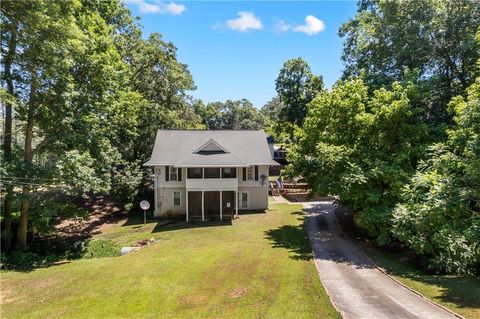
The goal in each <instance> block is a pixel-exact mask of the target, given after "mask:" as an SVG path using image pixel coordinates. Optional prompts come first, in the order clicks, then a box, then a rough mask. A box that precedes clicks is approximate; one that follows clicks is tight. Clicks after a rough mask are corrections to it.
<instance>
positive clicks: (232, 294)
mask: <svg viewBox="0 0 480 319" xmlns="http://www.w3.org/2000/svg"><path fill="white" fill-rule="evenodd" d="M247 292H248V290H247V288H244V287H241V288H237V289H234V290H231V291H229V292H227V296H229V297H230V298H240V297H241V296H243V295H244V294H246V293H247Z"/></svg>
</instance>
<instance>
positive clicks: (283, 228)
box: [1, 204, 340, 319]
mask: <svg viewBox="0 0 480 319" xmlns="http://www.w3.org/2000/svg"><path fill="white" fill-rule="evenodd" d="M270 206H271V209H270V210H269V211H268V212H267V213H263V214H247V215H240V219H238V220H235V221H233V222H232V223H231V224H230V223H218V222H217V223H214V222H211V223H204V224H196V225H187V224H185V223H181V224H176V225H171V226H165V227H156V223H154V222H151V223H147V225H145V226H144V225H143V224H137V223H136V222H135V220H134V221H133V222H132V221H130V222H127V223H126V224H125V225H123V226H122V225H115V226H111V227H109V228H106V229H105V230H104V232H103V233H102V234H99V235H97V236H96V238H102V239H107V240H114V241H116V242H118V243H119V244H121V245H131V244H133V243H135V242H136V241H138V240H141V239H149V238H152V237H153V238H155V239H156V240H157V241H156V242H155V243H154V244H152V245H150V246H148V247H146V248H143V249H142V250H140V251H138V252H134V253H130V254H127V255H125V256H121V257H106V258H94V259H80V260H75V261H72V262H70V263H68V264H63V265H56V266H51V267H48V268H41V269H36V270H33V271H30V272H3V273H2V274H1V293H2V304H1V317H2V318H3V319H5V318H59V317H62V318H65V317H66V318H99V317H101V318H340V315H339V314H338V313H337V312H336V311H335V309H334V308H333V307H332V305H331V304H330V301H329V298H328V296H327V294H326V293H325V290H324V288H323V287H322V285H321V283H320V280H319V278H318V275H317V272H316V269H315V266H314V263H313V262H312V260H311V258H312V256H311V250H310V246H309V243H308V240H307V238H306V236H305V232H304V229H303V214H302V211H301V206H300V205H288V204H271V205H270Z"/></svg>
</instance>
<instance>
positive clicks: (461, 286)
mask: <svg viewBox="0 0 480 319" xmlns="http://www.w3.org/2000/svg"><path fill="white" fill-rule="evenodd" d="M360 246H361V247H362V245H360ZM362 249H363V251H365V252H366V253H367V255H368V256H369V257H370V258H371V259H372V260H373V261H374V262H375V263H376V264H377V265H378V266H380V267H382V268H383V269H385V270H386V271H387V272H388V273H389V274H390V275H391V276H392V277H394V278H395V279H397V280H398V281H400V282H401V283H402V284H404V285H405V286H408V287H410V288H412V289H414V290H415V291H418V292H419V293H421V294H422V295H424V296H425V297H427V298H429V299H431V300H433V301H435V302H436V303H438V304H441V305H442V306H444V307H446V308H448V309H450V310H452V311H454V312H456V313H458V314H460V315H462V316H464V317H465V318H472V319H474V318H475V319H478V318H480V278H479V277H462V276H436V275H430V274H425V273H423V272H421V271H420V270H418V269H416V268H415V267H413V266H412V265H410V264H408V263H406V262H403V261H401V257H400V256H397V255H396V254H393V253H388V252H381V251H379V250H377V249H372V248H368V247H362Z"/></svg>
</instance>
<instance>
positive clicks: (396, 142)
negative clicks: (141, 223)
mask: <svg viewBox="0 0 480 319" xmlns="http://www.w3.org/2000/svg"><path fill="white" fill-rule="evenodd" d="M0 18H1V50H2V51H1V53H2V61H1V72H2V89H1V91H0V93H1V99H2V108H3V111H4V113H3V121H4V122H3V123H2V124H3V134H2V137H3V139H2V152H3V156H2V162H1V166H0V176H1V183H2V184H3V189H2V191H3V193H4V198H3V199H4V203H3V206H2V211H1V212H2V252H6V253H9V254H10V253H11V252H12V251H17V250H26V249H28V246H29V244H30V243H31V242H32V241H35V239H36V238H38V237H39V236H42V235H43V234H49V233H52V232H54V231H55V228H54V225H55V221H56V220H58V218H60V217H61V218H66V217H69V216H72V217H73V216H81V215H82V214H85V211H84V210H82V209H81V208H79V207H78V206H76V205H74V204H72V201H71V198H73V197H75V196H80V195H85V194H109V195H110V196H112V197H113V198H114V199H116V200H117V201H118V203H119V204H120V205H121V206H122V208H123V209H125V210H130V209H132V207H133V204H134V203H135V202H136V201H137V195H138V193H139V192H144V191H145V185H146V182H147V180H148V174H149V173H148V171H147V170H144V169H143V168H142V163H143V162H145V161H146V160H147V159H148V157H149V155H150V153H151V149H152V147H153V144H154V139H155V134H156V131H157V130H158V129H168V128H205V129H260V128H264V129H265V130H266V131H267V132H268V133H269V134H272V135H273V136H274V138H275V139H276V140H277V141H279V142H283V141H284V140H285V139H288V140H290V141H292V142H293V147H292V149H291V150H290V152H289V153H288V160H289V162H290V163H291V164H290V165H289V166H288V167H287V169H286V171H285V173H286V174H289V175H292V176H302V177H303V178H305V179H306V181H307V182H308V183H309V184H310V186H311V188H312V189H313V190H314V191H315V192H317V193H320V194H330V195H336V196H338V202H339V203H340V204H342V205H346V206H348V207H350V208H352V209H353V210H354V211H355V213H356V216H357V221H358V223H359V224H360V225H361V226H362V227H364V228H365V229H367V230H368V231H369V233H370V234H371V235H372V236H374V237H375V238H376V240H377V241H378V243H380V244H382V245H397V244H399V243H401V244H404V245H407V246H408V247H410V248H412V249H414V250H415V251H416V252H417V253H418V254H419V256H421V257H422V258H423V259H424V260H425V264H426V265H428V267H429V268H430V269H431V270H433V271H436V272H439V273H452V274H478V273H479V272H480V244H479V243H480V77H479V76H480V62H479V59H480V3H479V2H478V1H476V0H474V1H470V0H455V1H453V0H452V1H440V0H422V5H418V3H417V2H415V1H405V2H398V1H382V0H362V1H360V2H359V5H358V12H357V14H356V16H355V17H354V18H353V19H351V20H350V21H347V22H346V23H345V24H344V25H343V26H342V28H341V29H340V30H339V35H340V36H341V37H342V38H343V40H344V50H343V60H344V62H345V66H346V67H345V70H344V74H343V77H342V79H340V80H339V81H338V82H337V83H336V84H335V85H334V86H333V87H332V88H331V89H329V90H326V89H325V87H324V84H323V80H322V77H321V76H320V75H314V74H313V73H312V71H311V70H310V67H309V66H308V64H307V63H306V62H305V61H304V60H303V59H301V58H297V59H292V60H289V61H286V62H285V64H284V66H283V68H282V69H281V70H280V73H279V76H278V78H277V79H276V83H275V84H276V91H277V93H278V95H277V96H276V97H273V98H272V100H271V101H270V102H268V103H267V104H266V105H265V106H263V107H262V108H261V109H257V107H258V106H254V105H252V103H251V102H249V101H248V100H246V99H243V100H239V101H233V100H228V101H225V102H213V103H204V102H203V101H201V100H195V99H193V98H192V97H191V96H190V95H189V92H190V91H192V90H194V89H195V83H194V80H193V78H192V75H191V74H190V72H189V70H188V66H187V65H185V64H183V63H181V62H180V61H178V59H177V55H176V48H175V46H174V45H173V44H172V43H170V42H167V41H165V40H164V39H163V38H162V35H160V34H158V33H153V34H151V35H150V36H148V37H147V38H145V37H143V36H142V28H141V27H140V24H139V22H138V21H137V20H136V19H134V18H133V17H132V15H131V13H130V12H129V10H128V9H127V8H126V7H125V5H124V4H123V2H122V1H118V0H109V1H102V0H72V1H48V0H32V1H28V2H26V1H2V5H1V17H0ZM326 63H327V62H326Z"/></svg>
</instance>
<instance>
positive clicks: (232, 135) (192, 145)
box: [144, 130, 278, 167]
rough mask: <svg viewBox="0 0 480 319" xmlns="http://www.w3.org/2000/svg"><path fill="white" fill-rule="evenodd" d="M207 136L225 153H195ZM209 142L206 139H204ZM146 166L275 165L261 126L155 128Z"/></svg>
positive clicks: (207, 138)
mask: <svg viewBox="0 0 480 319" xmlns="http://www.w3.org/2000/svg"><path fill="white" fill-rule="evenodd" d="M209 140H213V141H215V142H216V143H217V144H218V145H220V146H221V147H222V148H224V149H225V150H226V151H227V152H226V153H218V152H217V153H211V154H200V153H195V151H198V150H199V148H200V147H201V146H202V145H204V144H205V143H207V142H208V141H209ZM207 144H208V143H207ZM144 165H145V166H155V165H173V166H180V167H182V166H183V167H186V166H247V165H278V163H277V162H275V161H274V160H273V159H272V158H271V155H270V150H269V148H268V144H267V135H266V134H265V132H264V131H263V130H258V131H252V130H158V132H157V137H156V139H155V145H154V147H153V152H152V157H151V158H150V160H148V161H147V162H146V163H145V164H144Z"/></svg>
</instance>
